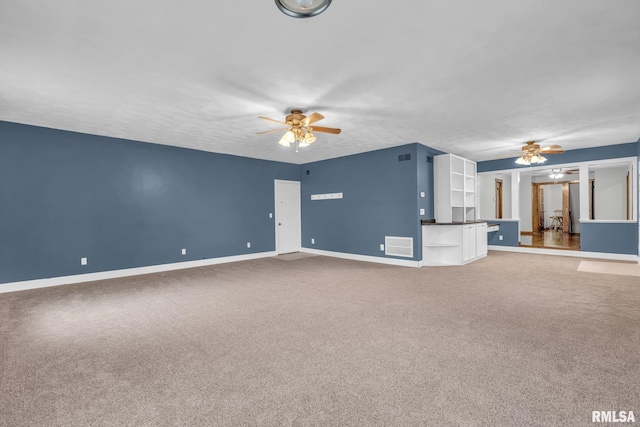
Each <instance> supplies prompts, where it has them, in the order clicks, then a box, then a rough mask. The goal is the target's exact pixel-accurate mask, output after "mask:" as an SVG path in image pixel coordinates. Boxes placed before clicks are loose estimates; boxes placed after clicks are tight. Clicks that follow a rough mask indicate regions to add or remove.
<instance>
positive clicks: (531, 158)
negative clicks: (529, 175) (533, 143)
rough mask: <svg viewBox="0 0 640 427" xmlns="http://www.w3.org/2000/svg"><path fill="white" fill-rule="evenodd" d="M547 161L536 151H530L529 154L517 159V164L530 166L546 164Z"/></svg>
mask: <svg viewBox="0 0 640 427" xmlns="http://www.w3.org/2000/svg"><path fill="white" fill-rule="evenodd" d="M546 161H547V158H546V157H544V156H543V155H542V154H540V153H537V152H534V151H530V152H527V153H524V154H523V155H522V156H520V157H518V158H517V159H516V163H517V164H519V165H527V166H528V165H530V164H532V163H534V164H535V163H544V162H546Z"/></svg>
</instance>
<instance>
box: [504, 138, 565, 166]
mask: <svg viewBox="0 0 640 427" xmlns="http://www.w3.org/2000/svg"><path fill="white" fill-rule="evenodd" d="M561 148H562V147H561V146H559V145H550V146H549V147H544V148H541V147H540V144H536V142H535V141H528V142H527V143H526V144H525V145H524V146H523V147H522V149H521V150H520V153H521V155H520V157H518V159H517V160H516V163H517V164H519V165H530V164H532V163H544V162H546V161H547V158H546V157H544V156H543V154H562V153H564V150H562V149H561Z"/></svg>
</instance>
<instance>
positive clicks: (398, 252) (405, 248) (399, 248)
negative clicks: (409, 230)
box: [384, 236, 413, 258]
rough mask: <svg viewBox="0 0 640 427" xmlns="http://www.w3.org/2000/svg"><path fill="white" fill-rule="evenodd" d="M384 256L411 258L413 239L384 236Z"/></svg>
mask: <svg viewBox="0 0 640 427" xmlns="http://www.w3.org/2000/svg"><path fill="white" fill-rule="evenodd" d="M384 254H385V255H391V256H401V257H406V258H413V237H396V236H384Z"/></svg>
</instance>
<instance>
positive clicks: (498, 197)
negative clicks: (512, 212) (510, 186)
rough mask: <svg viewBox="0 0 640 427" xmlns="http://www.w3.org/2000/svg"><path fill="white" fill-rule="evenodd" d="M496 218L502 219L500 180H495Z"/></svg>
mask: <svg viewBox="0 0 640 427" xmlns="http://www.w3.org/2000/svg"><path fill="white" fill-rule="evenodd" d="M495 199H496V218H498V219H500V218H502V180H501V179H497V178H496V197H495Z"/></svg>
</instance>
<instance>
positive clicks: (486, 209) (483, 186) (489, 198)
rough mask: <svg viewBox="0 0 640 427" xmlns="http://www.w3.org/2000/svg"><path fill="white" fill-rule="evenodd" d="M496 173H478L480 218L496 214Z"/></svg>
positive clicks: (491, 216)
mask: <svg viewBox="0 0 640 427" xmlns="http://www.w3.org/2000/svg"><path fill="white" fill-rule="evenodd" d="M493 177H494V175H491V174H483V173H480V174H478V218H485V219H488V218H493V217H494V216H495V214H494V212H493V211H494V209H493V204H494V199H493V197H494V196H493V185H494V178H493Z"/></svg>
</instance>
